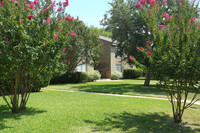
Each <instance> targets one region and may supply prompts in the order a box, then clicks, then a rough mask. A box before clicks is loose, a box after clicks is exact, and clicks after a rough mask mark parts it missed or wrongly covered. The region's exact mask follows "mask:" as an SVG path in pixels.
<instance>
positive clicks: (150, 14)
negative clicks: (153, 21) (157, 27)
mask: <svg viewBox="0 0 200 133" xmlns="http://www.w3.org/2000/svg"><path fill="white" fill-rule="evenodd" d="M149 17H151V9H149Z"/></svg>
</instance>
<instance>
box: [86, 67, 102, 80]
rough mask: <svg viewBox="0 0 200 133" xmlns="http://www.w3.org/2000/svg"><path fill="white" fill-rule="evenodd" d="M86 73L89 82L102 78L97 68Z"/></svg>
mask: <svg viewBox="0 0 200 133" xmlns="http://www.w3.org/2000/svg"><path fill="white" fill-rule="evenodd" d="M86 75H87V81H88V82H93V81H95V80H98V79H100V78H101V74H100V72H99V71H97V70H94V71H90V72H87V73H86Z"/></svg>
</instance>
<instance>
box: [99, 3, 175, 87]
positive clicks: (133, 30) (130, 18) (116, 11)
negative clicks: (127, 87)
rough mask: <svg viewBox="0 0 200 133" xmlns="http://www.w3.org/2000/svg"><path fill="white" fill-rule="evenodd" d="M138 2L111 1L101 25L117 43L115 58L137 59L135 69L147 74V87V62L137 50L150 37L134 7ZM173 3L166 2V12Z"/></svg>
mask: <svg viewBox="0 0 200 133" xmlns="http://www.w3.org/2000/svg"><path fill="white" fill-rule="evenodd" d="M138 1H139V0H113V1H112V2H111V3H110V5H111V9H110V10H109V11H108V12H107V13H106V14H105V16H104V19H103V20H102V25H104V26H105V28H106V30H108V31H111V32H112V39H113V40H117V42H118V45H117V47H118V48H119V49H118V51H117V56H118V55H119V56H121V57H123V58H124V59H127V58H129V56H130V55H132V56H134V57H135V58H137V59H139V60H138V64H136V67H142V68H143V69H144V70H145V72H147V76H146V80H145V82H144V85H145V86H149V84H150V79H151V70H150V69H149V62H148V59H146V58H144V56H143V55H141V54H138V48H140V47H144V46H145V45H146V41H148V40H149V39H150V37H151V35H150V34H149V29H148V26H147V24H146V21H144V20H143V19H144V18H143V17H142V16H141V15H140V14H139V12H138V10H137V7H136V6H135V5H136V3H137V2H138ZM141 1H142V0H141ZM146 2H148V1H146ZM174 2H175V0H168V1H167V3H168V7H166V8H167V10H169V9H171V10H173V8H174V4H175V3H174ZM145 19H146V18H145ZM136 47H137V49H136ZM128 61H129V63H130V64H131V63H132V62H131V61H130V60H128Z"/></svg>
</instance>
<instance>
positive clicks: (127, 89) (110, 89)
mask: <svg viewBox="0 0 200 133" xmlns="http://www.w3.org/2000/svg"><path fill="white" fill-rule="evenodd" d="M70 89H78V90H79V91H87V92H99V93H110V94H131V93H138V94H148V95H149V94H152V95H166V93H167V91H166V90H165V89H162V88H159V87H158V86H157V85H150V86H144V85H140V84H136V85H135V84H127V83H122V84H97V85H95V84H94V85H80V86H72V87H71V88H70Z"/></svg>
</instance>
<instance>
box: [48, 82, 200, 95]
mask: <svg viewBox="0 0 200 133" xmlns="http://www.w3.org/2000/svg"><path fill="white" fill-rule="evenodd" d="M157 83H158V82H157V81H156V80H151V85H150V86H149V87H147V86H144V85H143V84H144V79H135V80H119V81H104V82H87V83H80V84H60V85H50V86H48V87H47V88H49V89H59V90H75V91H87V92H100V93H110V94H125V95H138V96H148V97H161V98H167V95H166V94H167V91H166V90H164V89H162V88H160V87H159V86H158V85H157ZM192 96H193V93H191V94H190V95H189V99H191V97H192ZM198 97H199V98H200V95H199V96H198Z"/></svg>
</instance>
